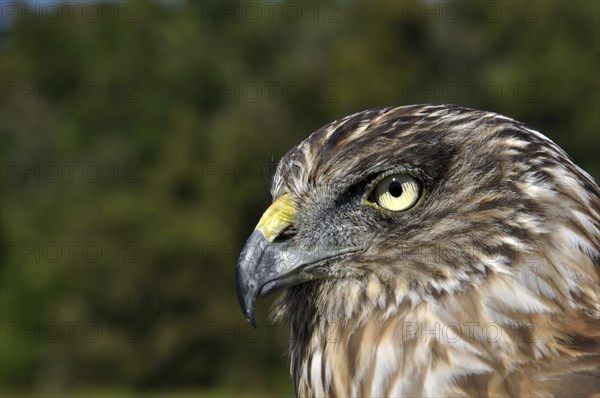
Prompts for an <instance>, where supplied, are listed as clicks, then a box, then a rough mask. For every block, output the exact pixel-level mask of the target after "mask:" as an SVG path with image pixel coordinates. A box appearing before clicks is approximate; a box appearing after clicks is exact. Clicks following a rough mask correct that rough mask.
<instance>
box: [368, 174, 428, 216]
mask: <svg viewBox="0 0 600 398" xmlns="http://www.w3.org/2000/svg"><path fill="white" fill-rule="evenodd" d="M421 191H422V190H421V183H420V182H419V180H417V179H416V178H414V177H413V176H411V175H410V174H392V175H390V176H387V177H385V178H384V179H383V180H381V181H380V182H379V183H378V184H377V185H376V186H375V188H374V189H373V191H372V192H371V195H370V196H369V201H370V202H373V203H376V204H377V205H379V206H381V207H383V208H384V209H386V210H391V211H403V210H408V209H410V208H411V207H413V206H414V205H415V204H416V203H417V202H418V201H419V198H420V197H421Z"/></svg>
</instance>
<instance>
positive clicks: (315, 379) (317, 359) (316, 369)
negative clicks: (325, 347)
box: [310, 350, 325, 397]
mask: <svg viewBox="0 0 600 398" xmlns="http://www.w3.org/2000/svg"><path fill="white" fill-rule="evenodd" d="M310 379H311V385H312V388H313V389H314V394H315V396H317V397H322V396H325V390H324V388H323V385H322V383H321V351H320V350H315V352H313V355H312V358H311V361H310Z"/></svg>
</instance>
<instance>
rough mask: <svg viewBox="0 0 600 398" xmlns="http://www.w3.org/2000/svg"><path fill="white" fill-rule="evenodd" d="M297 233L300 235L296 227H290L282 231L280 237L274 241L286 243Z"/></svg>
mask: <svg viewBox="0 0 600 398" xmlns="http://www.w3.org/2000/svg"><path fill="white" fill-rule="evenodd" d="M297 233H298V230H297V229H296V227H294V226H293V225H290V226H289V227H287V228H286V229H284V230H283V231H281V233H280V234H279V235H277V237H276V238H275V239H274V241H275V242H283V241H286V240H288V239H291V238H292V237H294V235H296V234H297Z"/></svg>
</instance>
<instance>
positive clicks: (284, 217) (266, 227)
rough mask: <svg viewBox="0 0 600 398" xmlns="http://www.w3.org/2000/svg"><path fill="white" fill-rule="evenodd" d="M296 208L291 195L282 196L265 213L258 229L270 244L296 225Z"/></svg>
mask: <svg viewBox="0 0 600 398" xmlns="http://www.w3.org/2000/svg"><path fill="white" fill-rule="evenodd" d="M295 212H296V208H295V205H294V202H293V201H292V198H291V197H290V195H288V194H285V195H282V196H280V197H279V198H278V199H277V200H276V201H275V202H273V203H272V204H271V206H269V208H268V209H267V210H266V211H265V212H264V214H263V215H262V217H261V218H260V221H259V222H258V225H257V226H256V229H258V230H259V231H261V232H262V233H263V235H264V236H265V238H267V240H268V241H269V242H273V239H275V238H276V237H277V236H279V234H280V233H281V232H282V231H283V230H284V229H286V228H287V227H289V226H291V225H293V224H294V214H295Z"/></svg>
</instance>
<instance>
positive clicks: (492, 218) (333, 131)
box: [237, 105, 600, 396]
mask: <svg viewBox="0 0 600 398" xmlns="http://www.w3.org/2000/svg"><path fill="white" fill-rule="evenodd" d="M271 192H272V196H273V204H272V205H271V206H270V207H269V208H268V209H267V211H266V212H265V213H264V215H263V216H262V218H261V219H260V221H259V223H258V225H257V227H256V229H255V230H254V232H253V233H252V234H251V236H250V238H249V239H248V241H247V242H246V245H245V246H244V249H243V250H242V253H241V255H240V259H239V262H238V269H237V289H238V298H239V301H240V304H241V307H242V310H243V311H244V314H245V315H246V318H247V319H248V320H249V321H250V322H252V323H253V324H254V322H255V321H254V315H253V306H254V301H255V300H256V298H257V297H263V296H266V295H268V294H270V293H272V292H276V291H281V290H283V294H282V295H281V296H280V299H279V300H278V302H277V303H276V305H275V313H276V315H277V316H279V317H285V318H287V319H288V320H289V322H290V327H291V332H292V341H291V345H290V353H291V368H292V378H293V380H294V386H295V391H296V393H297V394H298V395H302V396H304V395H332V396H333V395H335V396H338V395H352V396H356V395H405V396H410V395H412V396H414V395H457V396H458V395H469V394H474V395H485V394H500V395H504V394H506V395H523V394H536V395H537V394H556V393H560V392H561V391H562V390H560V389H561V388H564V386H565V381H567V380H579V382H578V385H582V386H583V385H591V386H592V387H591V389H585V388H584V390H585V392H586V393H587V391H588V390H589V391H591V392H594V391H598V378H597V373H594V372H596V371H597V368H598V361H599V356H598V345H599V334H600V333H599V314H600V307H599V302H600V297H599V281H600V277H599V268H600V237H599V236H600V191H599V188H598V186H597V185H596V184H595V183H594V181H593V179H592V178H591V177H590V176H589V175H588V174H586V173H585V172H584V171H582V170H581V169H580V168H578V167H577V166H576V165H575V164H574V163H573V162H572V161H571V160H570V159H569V157H568V156H567V155H566V154H565V152H564V151H563V150H561V149H560V148H559V147H558V146H557V145H556V144H554V143H553V142H552V141H550V140H549V139H548V138H546V137H545V136H543V135H542V134H540V133H538V132H536V131H533V130H531V129H529V128H527V127H526V126H524V125H523V124H521V123H519V122H516V121H514V120H512V119H510V118H507V117H504V116H501V115H498V114H495V113H490V112H483V111H477V110H472V109H465V108H461V107H457V106H448V105H418V106H407V107H399V108H381V109H374V110H368V111H364V112H361V113H357V114H354V115H351V116H348V117H345V118H343V119H341V120H338V121H335V122H333V123H331V124H329V125H327V126H324V127H322V128H321V129H319V130H317V131H316V132H314V133H313V134H312V135H311V136H310V137H308V138H307V139H306V140H305V141H304V142H302V143H301V144H300V145H298V146H297V147H295V148H294V149H292V150H291V151H290V152H288V153H287V154H286V155H285V156H284V157H283V159H282V160H281V161H280V163H279V166H278V168H277V172H276V174H275V176H274V179H273V184H272V190H271ZM590 372H591V373H590ZM570 393H573V392H572V391H571V392H570Z"/></svg>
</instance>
